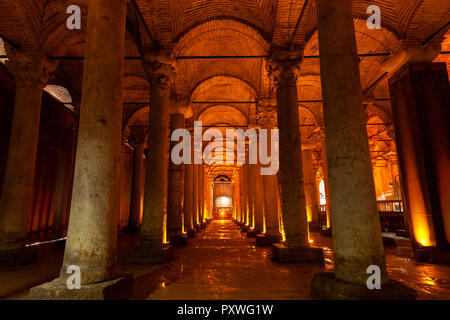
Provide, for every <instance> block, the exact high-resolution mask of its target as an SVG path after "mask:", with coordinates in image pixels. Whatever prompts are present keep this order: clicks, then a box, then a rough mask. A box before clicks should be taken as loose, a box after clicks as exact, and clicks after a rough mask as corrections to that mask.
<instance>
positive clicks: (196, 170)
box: [193, 164, 200, 232]
mask: <svg viewBox="0 0 450 320" xmlns="http://www.w3.org/2000/svg"><path fill="white" fill-rule="evenodd" d="M199 166H200V165H199V164H193V169H194V170H193V180H194V192H193V194H194V197H193V201H194V203H193V209H194V212H193V215H194V227H195V229H196V230H197V232H198V231H200V210H199V209H198V203H199V201H198V199H199V182H198V173H199Z"/></svg>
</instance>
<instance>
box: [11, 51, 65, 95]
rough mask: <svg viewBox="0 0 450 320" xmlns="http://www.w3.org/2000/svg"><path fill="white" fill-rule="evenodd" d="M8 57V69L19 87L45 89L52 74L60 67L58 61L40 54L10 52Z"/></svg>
mask: <svg viewBox="0 0 450 320" xmlns="http://www.w3.org/2000/svg"><path fill="white" fill-rule="evenodd" d="M8 57H9V60H8V61H7V62H6V67H7V68H8V71H9V72H10V73H11V74H12V75H13V76H14V82H15V83H16V86H18V87H30V88H40V89H44V87H45V86H46V85H47V82H48V79H49V76H50V73H52V72H53V71H55V70H56V67H57V65H58V63H57V62H56V61H49V60H48V59H47V57H46V56H45V55H44V54H42V53H39V52H20V51H16V52H8Z"/></svg>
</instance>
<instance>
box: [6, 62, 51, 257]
mask: <svg viewBox="0 0 450 320" xmlns="http://www.w3.org/2000/svg"><path fill="white" fill-rule="evenodd" d="M46 66H47V64H46V61H45V60H44V58H43V57H41V56H39V55H38V56H35V55H33V54H32V55H25V54H17V56H16V57H13V59H12V60H11V61H10V62H9V63H8V69H10V71H11V73H13V74H14V80H15V83H16V98H15V99H16V100H15V104H14V111H13V118H12V126H11V137H10V142H9V150H8V159H7V163H6V170H5V178H4V182H3V189H2V197H1V200H0V250H9V249H17V248H21V247H23V246H24V245H25V241H26V238H27V225H28V220H29V217H30V214H31V205H32V204H31V201H32V192H33V183H34V174H35V167H36V154H37V146H38V139H39V119H40V114H41V102H42V90H43V88H44V86H45V84H46V83H47V79H48V71H47V70H46ZM0 187H1V186H0Z"/></svg>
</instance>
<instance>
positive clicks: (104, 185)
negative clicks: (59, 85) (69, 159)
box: [29, 0, 132, 299]
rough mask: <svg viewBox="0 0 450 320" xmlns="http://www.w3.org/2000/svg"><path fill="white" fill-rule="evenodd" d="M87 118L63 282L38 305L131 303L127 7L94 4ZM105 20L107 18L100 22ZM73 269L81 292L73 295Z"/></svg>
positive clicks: (114, 2)
mask: <svg viewBox="0 0 450 320" xmlns="http://www.w3.org/2000/svg"><path fill="white" fill-rule="evenodd" d="M88 9H89V10H88V11H89V13H88V29H87V42H86V53H85V61H84V81H83V94H82V103H81V112H80V115H81V118H80V127H79V133H78V147H77V155H76V164H75V176H74V186H73V194H72V206H71V211H70V220H69V230H68V234H67V241H66V247H65V254H64V262H63V265H62V268H61V273H60V278H58V279H56V280H54V281H52V282H49V283H46V284H43V285H41V286H39V287H36V288H33V289H32V290H31V292H30V295H29V298H30V299H110V298H119V299H124V298H127V297H128V296H129V295H130V294H131V284H132V278H131V277H126V278H117V277H118V274H117V271H116V268H115V265H116V259H117V253H116V251H117V224H118V221H117V219H118V214H119V201H120V176H119V173H120V167H119V166H120V163H121V147H122V141H121V139H122V108H123V106H122V88H123V71H124V67H123V65H124V53H125V17H126V9H125V1H124V0H96V1H92V0H91V1H88ZM99 17H102V18H103V19H99ZM69 266H77V267H79V269H80V275H81V289H80V290H69V289H68V288H67V281H66V279H67V277H68V270H70V269H68V268H69Z"/></svg>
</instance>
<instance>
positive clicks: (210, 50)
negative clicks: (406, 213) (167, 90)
mask: <svg viewBox="0 0 450 320" xmlns="http://www.w3.org/2000/svg"><path fill="white" fill-rule="evenodd" d="M72 4H76V5H79V6H80V7H81V8H82V29H81V30H74V31H70V30H68V29H67V28H66V24H65V22H66V19H67V14H66V9H67V7H68V6H69V5H72ZM369 5H378V6H380V8H381V23H382V29H381V30H369V29H368V28H367V27H366V19H367V17H368V14H367V13H366V10H367V7H368V6H369ZM127 9H128V10H127V35H126V55H127V56H132V57H138V56H139V55H140V53H141V52H143V51H146V50H150V49H154V48H155V47H163V48H167V49H170V50H171V52H173V56H174V57H180V56H234V55H239V56H247V55H251V56H265V55H268V54H269V53H270V50H271V48H274V47H290V46H291V47H296V46H303V47H304V48H305V50H304V54H305V56H308V58H305V59H304V62H303V64H302V68H301V76H300V78H299V81H298V87H299V100H307V101H317V100H321V98H322V97H321V90H320V76H319V74H320V70H319V60H318V59H317V57H316V56H317V55H318V54H319V49H318V36H317V27H316V26H317V12H316V5H315V0H128V2H127ZM353 13H354V18H355V29H356V38H357V43H358V51H359V53H385V54H392V55H393V54H395V53H396V52H397V51H399V50H400V49H401V48H402V47H403V46H405V45H413V46H414V45H422V44H423V43H425V42H426V43H427V45H434V46H436V45H441V46H442V51H446V52H448V51H449V48H450V45H449V41H450V37H448V38H446V35H448V36H450V32H448V28H449V26H448V21H449V20H450V1H448V0H370V1H368V0H354V1H353ZM86 18H87V5H86V0H20V1H17V0H0V35H1V37H2V38H3V40H4V42H6V43H11V44H14V45H15V46H16V47H17V48H20V49H22V50H40V51H42V52H44V53H45V54H47V55H48V56H58V57H61V56H66V57H81V56H83V55H84V43H85V33H86V27H87V26H86V20H87V19H86ZM444 26H446V27H444ZM437 31H439V32H437ZM337 36H338V35H337ZM431 36H433V37H432V38H430V37H431ZM449 57H450V55H448V54H441V55H439V56H438V57H437V58H436V61H444V62H447V65H449V62H450V58H449ZM388 58H389V57H388V56H372V57H362V58H361V64H360V68H361V82H362V88H363V90H364V94H365V97H366V98H368V99H371V98H389V91H388V88H387V78H386V77H383V75H384V73H385V71H384V70H383V68H382V65H383V63H384V62H385V61H386V60H387V59H388ZM82 73H83V61H82V60H73V59H64V60H60V63H59V67H58V69H57V71H56V72H55V73H54V77H53V78H52V79H51V83H52V84H56V85H61V86H64V87H66V88H67V89H68V90H69V92H70V94H71V95H72V97H73V100H74V103H75V104H76V102H77V101H79V99H80V94H81V90H82ZM124 77H125V82H124V101H125V102H130V103H127V104H124V124H126V123H129V122H130V121H132V122H133V121H134V122H136V121H138V120H136V117H137V115H141V116H142V117H147V118H148V111H146V112H143V111H142V110H141V111H140V109H142V108H147V109H148V106H144V105H143V104H141V103H140V102H147V101H148V100H149V97H148V84H147V82H146V79H145V74H144V72H143V68H142V64H141V62H140V60H139V59H130V60H126V63H125V74H124ZM175 89H176V92H177V95H179V96H183V97H185V98H188V99H190V100H191V101H194V102H198V101H223V102H225V101H228V102H229V101H255V100H258V99H261V98H267V97H273V90H272V89H273V86H272V85H271V83H270V81H269V79H268V77H267V71H266V60H265V58H263V57H261V58H252V59H189V60H187V59H186V60H182V59H178V60H177V80H176V82H175ZM131 102H134V103H135V104H132V103H131ZM299 108H300V111H301V113H302V114H303V115H302V117H303V120H302V119H301V121H303V122H305V121H306V122H308V121H309V122H310V121H311V120H314V123H315V124H316V125H317V126H322V125H323V123H322V122H323V120H322V104H321V103H320V101H319V102H304V103H302V104H301V105H300V106H299ZM192 109H193V110H192V114H193V115H194V117H197V118H201V119H204V120H205V121H207V122H208V123H210V124H219V123H227V124H230V125H247V124H248V123H250V122H252V121H254V119H255V111H256V107H255V104H254V103H242V104H238V103H235V104H192ZM367 110H368V120H369V119H371V118H373V117H374V116H377V117H378V118H380V119H385V120H386V119H387V120H389V117H390V103H389V101H376V102H375V103H371V104H370V107H368V108H367ZM224 118H227V119H224ZM139 121H140V122H142V119H141V120H139ZM139 121H138V122H139ZM306 125H308V124H306ZM305 130H306V129H305ZM308 130H309V129H308ZM314 130H315V129H314V128H311V130H310V131H311V132H309V134H308V136H309V135H312V136H313V137H315V138H317V134H316V133H317V130H316V131H314ZM305 136H306V135H305Z"/></svg>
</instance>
